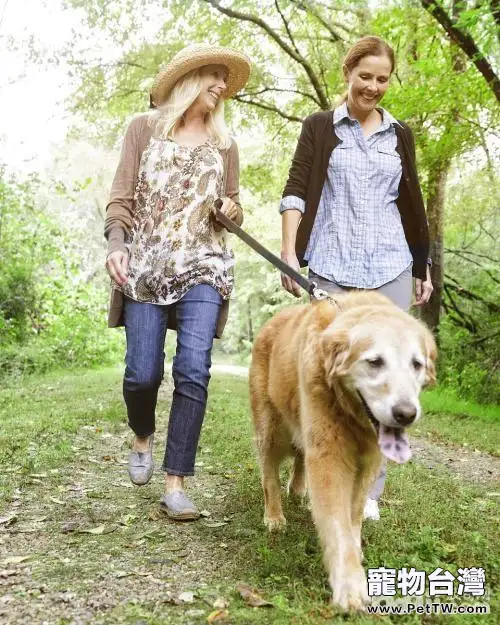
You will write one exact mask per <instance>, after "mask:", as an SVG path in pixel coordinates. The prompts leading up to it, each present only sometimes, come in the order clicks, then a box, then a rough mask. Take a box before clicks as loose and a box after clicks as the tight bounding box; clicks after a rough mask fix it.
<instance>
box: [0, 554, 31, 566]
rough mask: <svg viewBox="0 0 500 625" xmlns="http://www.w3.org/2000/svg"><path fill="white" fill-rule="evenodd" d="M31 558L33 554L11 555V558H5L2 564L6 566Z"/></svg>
mask: <svg viewBox="0 0 500 625" xmlns="http://www.w3.org/2000/svg"><path fill="white" fill-rule="evenodd" d="M29 558H31V556H11V557H10V558H7V559H6V560H3V561H2V564H3V565H4V566H8V565H9V564H20V563H21V562H24V561H25V560H28V559H29Z"/></svg>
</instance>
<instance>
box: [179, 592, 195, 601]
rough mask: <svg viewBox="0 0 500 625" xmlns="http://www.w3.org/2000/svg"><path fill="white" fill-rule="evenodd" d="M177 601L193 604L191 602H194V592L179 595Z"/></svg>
mask: <svg viewBox="0 0 500 625" xmlns="http://www.w3.org/2000/svg"><path fill="white" fill-rule="evenodd" d="M178 599H179V601H181V602H182V603H193V601H194V592H191V591H187V592H181V594H180V595H179V597H178Z"/></svg>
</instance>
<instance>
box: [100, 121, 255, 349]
mask: <svg viewBox="0 0 500 625" xmlns="http://www.w3.org/2000/svg"><path fill="white" fill-rule="evenodd" d="M150 117H151V114H150V113H143V114H141V115H138V116H137V117H135V118H134V119H133V120H132V121H131V122H130V124H129V127H128V128H127V132H126V133H125V138H124V140H123V145H122V150H121V155H120V161H119V163H118V168H117V170H116V174H115V177H114V180H113V184H112V186H111V193H110V198H109V202H108V204H107V206H106V220H105V223H104V236H105V237H106V239H107V240H108V254H111V252H115V251H116V250H123V251H126V249H127V248H126V247H125V238H126V236H127V235H128V234H129V233H130V231H131V229H132V223H133V217H134V209H135V206H134V193H135V187H136V184H137V179H138V176H139V165H140V162H141V156H142V153H143V151H144V150H145V148H146V147H147V145H148V143H149V140H150V139H151V136H152V134H153V128H152V127H151V126H150V125H149V124H148V120H149V119H150ZM220 153H221V156H222V160H223V164H224V179H223V188H224V196H225V197H229V198H231V199H232V200H233V202H235V204H237V205H238V208H239V210H240V215H239V219H238V223H241V222H242V221H243V213H242V210H241V205H240V201H239V177H240V164H239V156H238V147H237V145H236V143H235V142H234V141H232V142H231V145H230V146H229V148H228V149H227V150H220ZM228 313H229V300H224V301H223V304H222V306H221V310H220V313H219V319H218V322H217V329H216V337H217V338H220V337H221V336H222V332H223V331H224V326H225V325H226V321H227V317H228ZM122 325H123V293H122V292H121V291H119V290H118V289H117V288H115V287H112V288H111V298H110V305H109V314H108V326H109V327H110V328H114V327H117V326H122ZM167 327H168V328H170V329H173V330H175V329H176V328H177V319H176V314H175V306H171V307H170V308H169V313H168V326H167Z"/></svg>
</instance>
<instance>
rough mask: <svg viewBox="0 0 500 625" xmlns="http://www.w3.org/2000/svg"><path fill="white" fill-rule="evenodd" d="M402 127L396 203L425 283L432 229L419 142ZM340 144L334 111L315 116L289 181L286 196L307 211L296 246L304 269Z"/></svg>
mask: <svg viewBox="0 0 500 625" xmlns="http://www.w3.org/2000/svg"><path fill="white" fill-rule="evenodd" d="M399 124H401V125H399ZM399 124H396V125H395V129H396V136H397V145H396V151H397V152H398V153H399V156H400V157H401V165H402V168H403V172H402V175H401V182H400V183H399V197H398V199H397V200H396V204H397V206H398V209H399V213H400V215H401V222H402V224H403V230H404V233H405V237H406V241H407V243H408V247H409V248H410V253H411V255H412V257H413V275H414V276H415V277H417V278H422V279H423V280H425V278H426V270H427V257H428V254H429V230H428V226H427V218H426V215H425V208H424V201H423V198H422V192H421V190H420V184H419V182H418V176H417V168H416V157H415V142H414V140H413V134H412V132H411V130H410V128H409V127H408V126H407V125H406V124H405V123H404V122H401V121H400V122H399ZM339 143H340V139H339V138H338V137H337V135H336V134H335V129H334V126H333V112H332V111H321V112H319V113H314V114H313V115H310V116H309V117H307V118H306V119H305V120H304V123H303V125H302V132H301V133H300V137H299V140H298V143H297V148H296V150H295V154H294V157H293V160H292V165H291V167H290V171H289V174H288V181H287V183H286V186H285V190H284V191H283V197H286V196H287V195H295V196H297V197H300V198H301V199H303V200H304V201H305V203H306V208H305V212H304V214H303V215H302V219H301V221H300V223H299V228H298V230H297V239H296V245H295V249H296V253H297V258H298V259H299V262H300V265H301V266H302V267H304V266H305V265H306V264H307V262H306V261H305V260H304V254H305V251H306V248H307V244H308V242H309V237H310V236H311V231H312V227H313V224H314V220H315V218H316V213H317V211H318V206H319V201H320V198H321V192H322V190H323V185H324V184H325V180H326V176H327V170H328V163H329V161H330V156H331V153H332V150H334V149H335V148H336V147H337V145H338V144H339Z"/></svg>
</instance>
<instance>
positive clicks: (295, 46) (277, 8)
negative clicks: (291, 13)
mask: <svg viewBox="0 0 500 625" xmlns="http://www.w3.org/2000/svg"><path fill="white" fill-rule="evenodd" d="M274 6H275V7H276V10H277V11H278V13H279V14H280V17H281V21H282V22H283V24H284V25H285V30H286V34H287V35H288V39H290V41H291V43H292V46H293V49H294V50H295V52H296V53H297V54H300V50H299V49H298V48H297V44H296V43H295V40H294V38H293V35H292V33H291V32H290V28H289V26H288V22H287V21H286V19H285V16H284V15H283V13H282V11H281V9H280V5H279V4H278V0H274Z"/></svg>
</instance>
